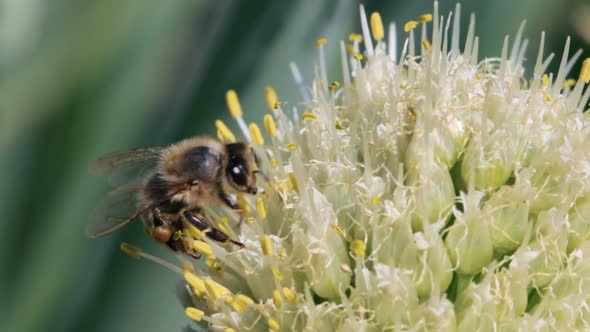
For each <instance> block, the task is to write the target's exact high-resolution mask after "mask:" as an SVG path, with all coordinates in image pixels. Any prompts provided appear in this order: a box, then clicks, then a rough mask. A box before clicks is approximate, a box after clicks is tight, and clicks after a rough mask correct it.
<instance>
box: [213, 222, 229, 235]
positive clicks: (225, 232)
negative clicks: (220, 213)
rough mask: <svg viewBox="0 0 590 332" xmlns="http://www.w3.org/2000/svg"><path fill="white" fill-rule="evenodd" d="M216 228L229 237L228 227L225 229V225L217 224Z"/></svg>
mask: <svg viewBox="0 0 590 332" xmlns="http://www.w3.org/2000/svg"><path fill="white" fill-rule="evenodd" d="M215 227H217V229H218V230H220V231H221V232H222V233H223V234H225V235H227V236H229V231H228V230H227V227H225V225H224V224H222V223H217V224H216V225H215Z"/></svg>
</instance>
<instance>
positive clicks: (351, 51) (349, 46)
mask: <svg viewBox="0 0 590 332" xmlns="http://www.w3.org/2000/svg"><path fill="white" fill-rule="evenodd" d="M345 47H346V52H348V54H354V45H352V44H346V46H345Z"/></svg>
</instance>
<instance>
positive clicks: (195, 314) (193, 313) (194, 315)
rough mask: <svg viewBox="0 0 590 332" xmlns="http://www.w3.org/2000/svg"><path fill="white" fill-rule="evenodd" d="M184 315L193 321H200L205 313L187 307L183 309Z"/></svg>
mask: <svg viewBox="0 0 590 332" xmlns="http://www.w3.org/2000/svg"><path fill="white" fill-rule="evenodd" d="M184 313H185V314H186V315H187V316H188V318H190V319H192V320H194V321H197V322H198V321H200V320H201V319H203V316H205V313H204V312H203V311H201V310H199V309H197V308H193V307H187V308H186V309H184Z"/></svg>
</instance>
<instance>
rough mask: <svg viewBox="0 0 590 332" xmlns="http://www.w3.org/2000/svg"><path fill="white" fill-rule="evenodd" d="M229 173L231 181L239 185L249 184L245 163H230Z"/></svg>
mask: <svg viewBox="0 0 590 332" xmlns="http://www.w3.org/2000/svg"><path fill="white" fill-rule="evenodd" d="M227 173H228V176H229V178H230V179H231V182H233V183H234V184H235V185H236V186H238V187H246V186H247V185H248V174H247V172H246V169H245V168H244V166H243V165H241V164H239V163H236V162H231V163H230V164H229V165H228V168H227Z"/></svg>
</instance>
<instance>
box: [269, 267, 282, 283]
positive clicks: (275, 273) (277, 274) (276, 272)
mask: <svg viewBox="0 0 590 332" xmlns="http://www.w3.org/2000/svg"><path fill="white" fill-rule="evenodd" d="M270 270H271V272H272V275H273V276H275V278H277V280H278V281H283V274H282V273H281V271H279V268H278V267H276V266H273V267H272V269H270Z"/></svg>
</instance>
